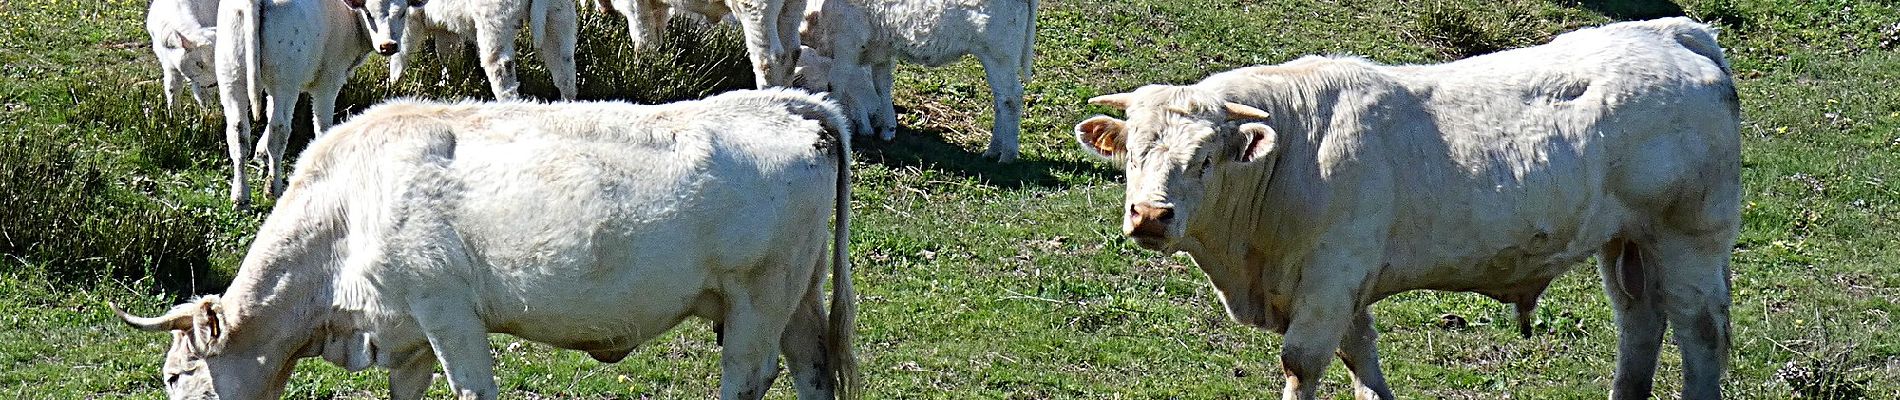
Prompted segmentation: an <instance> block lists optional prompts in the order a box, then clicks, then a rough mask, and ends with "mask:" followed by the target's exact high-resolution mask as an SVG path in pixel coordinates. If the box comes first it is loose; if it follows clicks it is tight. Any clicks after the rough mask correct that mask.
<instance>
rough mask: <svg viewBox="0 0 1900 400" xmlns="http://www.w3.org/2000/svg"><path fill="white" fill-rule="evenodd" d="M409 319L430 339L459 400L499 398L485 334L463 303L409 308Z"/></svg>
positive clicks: (433, 303)
mask: <svg viewBox="0 0 1900 400" xmlns="http://www.w3.org/2000/svg"><path fill="white" fill-rule="evenodd" d="M411 308H412V310H411V312H410V313H411V315H414V316H415V318H416V324H417V325H418V326H421V327H422V331H423V334H424V335H426V336H428V338H429V346H430V347H431V348H433V349H434V350H435V355H436V359H437V360H438V361H440V362H441V363H442V370H443V375H447V376H448V379H449V389H451V391H453V392H455V395H456V397H457V398H458V399H464V400H466V399H478V400H491V399H495V398H496V397H497V396H499V393H500V392H501V389H500V388H497V387H496V386H495V360H494V359H493V357H491V356H490V355H489V353H488V333H487V332H488V330H487V328H486V327H484V326H482V321H481V317H479V316H477V315H476V314H475V312H474V311H473V310H469V309H468V307H467V306H466V303H461V302H455V301H443V300H440V299H432V301H425V302H421V303H417V304H414V305H412V306H411Z"/></svg>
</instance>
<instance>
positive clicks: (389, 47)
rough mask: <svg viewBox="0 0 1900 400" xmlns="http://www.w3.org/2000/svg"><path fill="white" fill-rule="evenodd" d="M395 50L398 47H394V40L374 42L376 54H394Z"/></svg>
mask: <svg viewBox="0 0 1900 400" xmlns="http://www.w3.org/2000/svg"><path fill="white" fill-rule="evenodd" d="M396 50H398V49H397V47H396V42H395V41H389V42H383V43H377V44H376V54H382V55H385V56H393V55H396Z"/></svg>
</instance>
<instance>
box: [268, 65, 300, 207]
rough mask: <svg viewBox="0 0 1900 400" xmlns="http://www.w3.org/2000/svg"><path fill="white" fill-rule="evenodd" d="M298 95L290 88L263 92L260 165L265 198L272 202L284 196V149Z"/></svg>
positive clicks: (295, 90)
mask: <svg viewBox="0 0 1900 400" xmlns="http://www.w3.org/2000/svg"><path fill="white" fill-rule="evenodd" d="M299 94H301V93H299V92H298V91H297V89H294V88H279V89H278V90H276V91H274V92H266V94H265V96H264V104H265V110H267V111H265V114H264V115H265V118H268V119H266V120H265V121H264V139H263V143H264V145H265V146H267V147H266V149H267V152H266V153H265V156H266V157H267V158H266V159H265V162H264V168H265V177H266V179H268V182H269V183H268V188H269V190H270V191H269V193H268V194H269V195H270V197H271V198H273V199H275V198H277V196H281V195H283V194H284V178H285V177H284V148H285V147H287V146H289V145H290V133H291V132H292V130H291V129H290V120H291V119H293V118H296V117H297V97H299V96H298V95H299Z"/></svg>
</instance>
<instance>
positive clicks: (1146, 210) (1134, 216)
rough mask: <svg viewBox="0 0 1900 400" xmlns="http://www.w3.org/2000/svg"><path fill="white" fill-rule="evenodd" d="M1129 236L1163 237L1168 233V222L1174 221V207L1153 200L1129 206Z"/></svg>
mask: <svg viewBox="0 0 1900 400" xmlns="http://www.w3.org/2000/svg"><path fill="white" fill-rule="evenodd" d="M1128 221H1129V222H1130V224H1129V229H1128V232H1126V233H1127V234H1128V236H1132V237H1135V238H1162V237H1166V236H1167V233H1168V224H1169V223H1172V222H1174V207H1173V206H1169V205H1162V204H1158V203H1155V202H1152V201H1145V202H1140V203H1135V204H1131V205H1129V206H1128Z"/></svg>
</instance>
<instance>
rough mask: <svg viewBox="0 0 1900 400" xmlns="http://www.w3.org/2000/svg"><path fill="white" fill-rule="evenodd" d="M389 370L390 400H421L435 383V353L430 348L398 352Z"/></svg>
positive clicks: (421, 347) (424, 347)
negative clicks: (430, 385)
mask: <svg viewBox="0 0 1900 400" xmlns="http://www.w3.org/2000/svg"><path fill="white" fill-rule="evenodd" d="M394 356H395V357H394V358H395V359H396V363H395V364H394V365H391V366H390V368H389V398H390V400H421V399H422V395H423V394H424V393H427V392H428V391H429V384H431V383H433V382H434V381H435V353H433V352H430V351H429V347H428V346H426V345H424V346H419V347H417V348H416V349H413V350H410V351H405V352H398V353H397V354H395V355H394Z"/></svg>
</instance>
